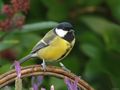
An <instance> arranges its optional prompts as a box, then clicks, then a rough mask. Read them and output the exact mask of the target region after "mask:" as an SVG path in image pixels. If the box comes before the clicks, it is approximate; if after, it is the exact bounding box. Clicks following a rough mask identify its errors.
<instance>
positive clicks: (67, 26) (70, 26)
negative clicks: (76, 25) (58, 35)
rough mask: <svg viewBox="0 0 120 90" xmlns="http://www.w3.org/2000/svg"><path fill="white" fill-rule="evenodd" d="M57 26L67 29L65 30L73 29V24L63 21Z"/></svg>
mask: <svg viewBox="0 0 120 90" xmlns="http://www.w3.org/2000/svg"><path fill="white" fill-rule="evenodd" d="M56 28H57V29H62V30H65V31H69V30H71V29H73V26H72V25H71V24H70V23H68V22H62V23H60V24H59V25H58V26H57V27H56Z"/></svg>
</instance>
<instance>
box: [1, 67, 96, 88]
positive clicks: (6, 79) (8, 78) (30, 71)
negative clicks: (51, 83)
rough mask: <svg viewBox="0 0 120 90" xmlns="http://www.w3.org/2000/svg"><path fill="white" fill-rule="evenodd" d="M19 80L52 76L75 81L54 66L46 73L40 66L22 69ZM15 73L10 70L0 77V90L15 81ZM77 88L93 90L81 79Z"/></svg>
mask: <svg viewBox="0 0 120 90" xmlns="http://www.w3.org/2000/svg"><path fill="white" fill-rule="evenodd" d="M21 75H22V76H21V78H24V77H28V76H34V75H52V76H55V77H58V78H62V79H64V78H65V77H67V78H69V79H70V80H71V81H74V80H75V77H77V76H76V75H74V74H73V73H70V72H67V71H65V70H63V69H61V68H58V67H55V66H47V67H46V71H44V70H43V69H42V67H41V66H40V65H32V66H27V67H23V68H22V69H21ZM16 76H17V75H16V71H15V70H11V71H9V72H7V73H5V74H2V75H0V88H2V87H4V86H5V85H7V84H9V83H11V82H13V81H15V78H16ZM78 86H79V87H80V88H82V89H83V90H94V89H93V88H92V87H91V86H90V85H89V84H88V83H87V82H85V81H84V80H82V79H79V81H78Z"/></svg>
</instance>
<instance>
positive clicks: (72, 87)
mask: <svg viewBox="0 0 120 90" xmlns="http://www.w3.org/2000/svg"><path fill="white" fill-rule="evenodd" d="M78 79H79V78H78V77H76V78H75V81H74V82H72V81H71V80H70V79H68V78H67V77H65V83H66V84H67V86H68V90H78V88H77V83H78Z"/></svg>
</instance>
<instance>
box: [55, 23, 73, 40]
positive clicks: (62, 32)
mask: <svg viewBox="0 0 120 90" xmlns="http://www.w3.org/2000/svg"><path fill="white" fill-rule="evenodd" d="M54 31H55V33H56V34H57V35H58V36H60V37H62V38H64V39H65V40H67V41H69V42H71V41H72V40H73V39H74V30H73V26H72V25H71V24H70V23H68V22H62V23H60V24H59V25H58V26H57V27H56V28H55V29H54Z"/></svg>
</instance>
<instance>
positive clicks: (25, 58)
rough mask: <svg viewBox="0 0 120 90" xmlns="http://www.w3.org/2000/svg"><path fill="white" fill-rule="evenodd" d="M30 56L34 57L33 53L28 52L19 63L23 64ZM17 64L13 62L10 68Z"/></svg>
mask: <svg viewBox="0 0 120 90" xmlns="http://www.w3.org/2000/svg"><path fill="white" fill-rule="evenodd" d="M30 58H32V55H31V54H28V55H27V56H25V57H23V58H22V59H20V60H19V63H20V64H22V63H24V62H25V61H27V60H29V59H30ZM14 66H15V64H12V65H11V67H10V68H14Z"/></svg>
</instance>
